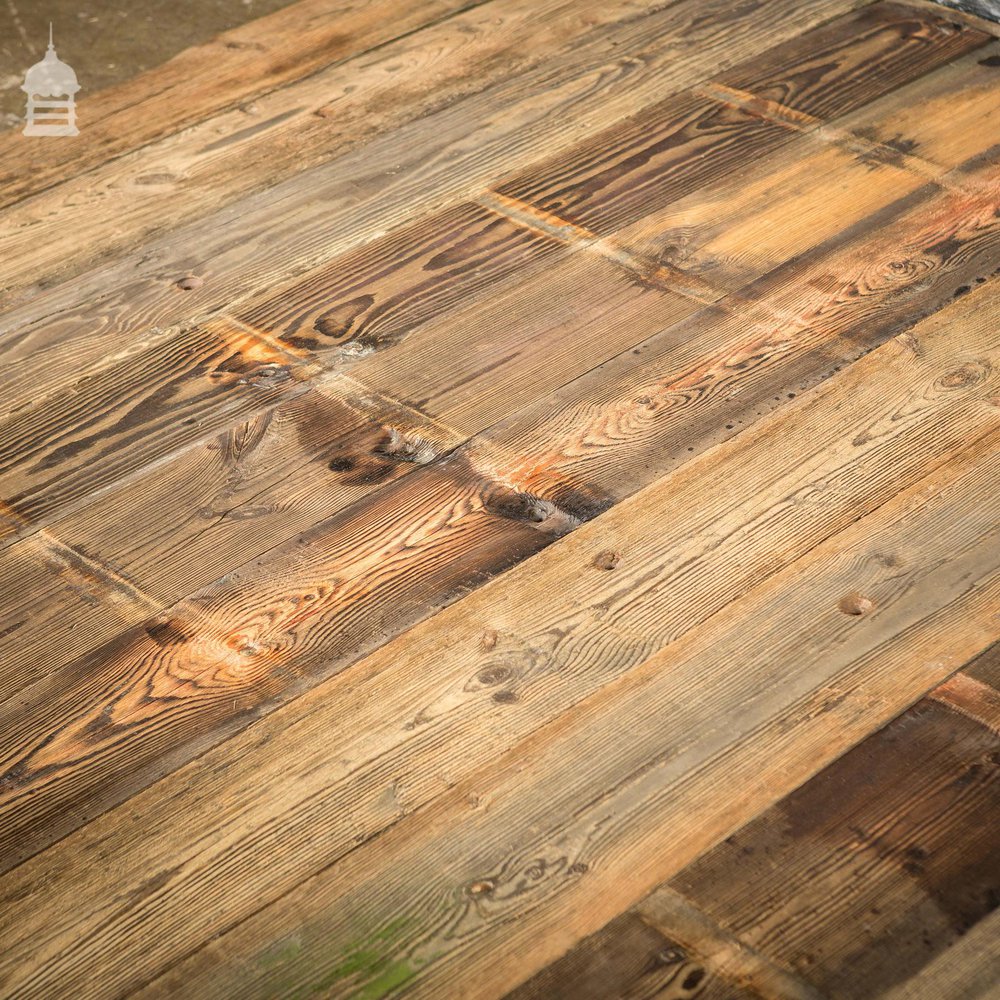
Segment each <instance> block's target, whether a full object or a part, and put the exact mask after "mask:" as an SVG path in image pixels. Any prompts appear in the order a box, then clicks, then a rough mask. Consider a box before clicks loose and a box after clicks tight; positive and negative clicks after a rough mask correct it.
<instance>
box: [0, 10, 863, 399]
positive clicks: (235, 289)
mask: <svg viewBox="0 0 1000 1000" xmlns="http://www.w3.org/2000/svg"><path fill="white" fill-rule="evenodd" d="M840 2H843V3H845V4H847V5H849V6H853V4H854V2H855V0H840ZM776 8H778V9H780V10H781V12H782V16H781V17H780V18H776V19H775V18H773V13H774V10H775V9H776ZM741 11H742V12H743V15H745V18H746V19H744V16H743V15H741V16H740V17H734V16H733V11H732V5H731V3H729V2H728V0H715V4H714V5H712V6H706V4H704V3H703V2H701V0H689V2H687V3H683V4H676V5H671V6H669V7H667V8H666V9H665V10H663V11H662V12H659V13H658V14H656V13H654V14H653V15H651V16H652V17H654V18H657V19H658V20H657V26H656V28H655V30H650V29H649V27H648V26H647V25H645V24H643V23H642V22H641V21H640V22H637V23H636V24H633V25H628V26H626V27H627V29H628V34H620V33H617V32H613V31H608V32H604V33H601V34H599V35H598V36H597V37H595V38H594V39H592V40H590V42H589V43H587V44H580V45H577V46H573V47H570V49H569V51H568V52H566V53H564V54H563V55H562V56H560V57H558V58H553V59H551V60H548V61H547V62H546V63H545V64H544V65H543V66H542V67H541V68H539V69H538V70H537V71H534V72H530V73H527V74H524V75H522V76H519V77H517V78H515V79H513V80H511V81H509V82H508V83H505V84H503V85H501V86H498V87H493V88H488V89H487V91H485V92H484V93H483V94H479V95H471V96H470V97H469V99H467V100H463V101H459V102H458V103H457V104H456V105H455V106H454V107H447V106H446V107H444V108H442V109H440V110H438V111H437V112H436V113H435V114H434V115H431V116H428V117H426V118H423V119H421V120H419V121H415V122H411V123H409V124H407V125H405V126H403V127H400V128H398V129H393V130H391V131H390V132H388V133H386V134H384V135H378V136H376V137H375V138H374V139H373V140H372V141H371V142H369V143H367V144H366V145H364V146H363V147H362V148H360V149H357V150H354V151H352V152H350V153H348V154H347V155H346V156H343V157H336V158H334V159H333V160H329V158H328V160H327V161H326V162H325V163H324V165H323V166H322V167H318V168H316V169H315V170H313V171H310V172H308V173H306V174H303V175H301V176H299V177H293V178H291V179H290V180H288V181H286V182H285V183H283V184H279V185H276V186H275V187H274V188H273V189H271V190H270V191H268V192H266V193H263V194H260V195H258V196H255V197H254V198H253V199H249V200H247V201H243V202H240V203H239V204H240V208H239V209H238V210H237V209H234V208H233V207H232V206H230V207H229V208H226V209H224V210H222V211H221V212H216V213H214V214H207V215H204V216H203V217H201V218H199V220H198V222H197V224H191V225H188V226H184V227H181V228H179V229H177V230H175V231H173V232H172V233H170V234H169V235H167V236H164V237H163V238H162V239H160V240H157V241H155V242H153V243H151V244H149V245H147V246H145V247H144V248H143V250H142V253H141V254H138V253H137V254H136V256H135V257H134V258H132V259H129V260H126V261H122V262H120V263H119V264H117V265H115V266H112V267H110V268H107V267H102V268H100V270H99V271H92V272H89V273H88V274H86V275H84V276H81V277H80V279H79V280H75V281H71V282H68V283H66V284H65V285H62V286H60V287H58V288H56V289H54V290H52V291H51V292H48V293H43V294H40V295H38V296H36V297H35V298H33V299H32V300H31V301H30V303H28V304H26V305H25V306H23V307H22V308H18V309H14V310H11V311H10V312H9V313H8V314H7V315H6V316H5V317H4V323H3V326H2V327H0V333H3V334H5V336H4V337H3V339H2V344H3V353H2V355H0V357H2V360H3V364H4V370H5V372H7V373H8V375H9V376H11V377H10V378H8V380H7V382H6V383H4V386H3V390H4V391H3V396H2V404H0V405H2V408H3V409H5V410H7V409H11V408H13V407H16V406H18V405H23V404H24V403H26V402H30V401H31V400H32V399H36V398H38V395H39V394H41V393H42V392H56V391H58V390H59V389H63V388H66V387H67V386H69V385H71V384H72V383H73V382H75V381H76V380H77V379H78V378H79V377H80V374H81V372H84V371H86V370H87V369H88V368H90V367H93V366H94V365H95V364H100V363H101V362H102V361H103V360H104V359H105V358H106V357H107V356H108V355H109V354H122V353H126V352H129V351H134V350H136V349H138V348H137V342H139V343H141V342H142V341H143V340H145V339H148V338H150V337H152V336H155V335H157V334H156V331H157V330H162V329H163V328H168V327H170V326H172V325H173V324H177V323H181V322H184V321H186V320H189V319H190V318H192V317H196V316H200V315H203V314H205V313H207V312H210V311H213V310H215V309H218V308H220V307H222V306H224V305H227V306H228V305H231V304H233V303H234V302H236V301H238V300H240V299H241V298H243V297H245V296H247V295H248V294H250V293H255V292H257V291H259V289H261V288H266V287H268V285H269V284H270V283H271V282H273V281H274V280H276V278H278V277H283V276H286V275H287V274H288V273H290V272H294V271H296V270H299V269H301V268H304V267H312V266H315V265H316V264H318V263H321V262H322V261H325V260H328V259H330V258H331V257H332V256H335V255H336V254H338V253H342V252H344V251H345V250H347V249H349V248H350V247H352V246H357V245H359V244H361V243H363V242H365V241H366V240H367V239H371V238H373V236H375V235H376V234H379V233H382V232H385V231H386V230H388V229H390V228H393V227H395V226H398V225H400V224H401V223H402V222H405V221H408V220H410V219H412V218H413V215H414V213H416V212H418V211H419V212H421V213H423V212H426V211H431V210H433V209H434V208H436V207H442V206H443V205H446V204H448V203H449V202H451V201H454V200H456V199H458V198H462V197H466V196H467V195H468V194H469V193H470V191H472V190H475V189H477V188H478V187H480V186H481V185H483V184H485V183H488V182H489V181H490V180H492V179H493V178H494V177H495V176H496V173H497V162H498V160H502V162H503V163H504V164H505V165H506V167H507V168H508V169H511V168H513V167H515V166H516V165H517V164H520V163H524V164H526V163H528V162H531V161H532V160H534V159H536V158H537V157H538V156H539V154H540V152H541V151H542V150H552V149H553V148H558V147H561V146H563V145H566V144H568V143H570V142H574V141H576V140H577V139H578V136H579V131H580V129H579V124H578V121H577V116H578V114H580V113H582V112H584V111H585V113H586V116H587V120H589V121H591V122H595V123H602V122H606V121H614V120H616V119H617V118H619V117H621V116H622V115H623V114H627V113H630V112H632V111H634V109H635V108H636V107H638V106H641V105H642V104H643V103H645V102H648V101H649V100H652V99H654V98H655V97H657V96H659V95H660V94H662V93H663V92H664V90H673V89H678V88H682V87H684V86H689V85H690V84H692V83H694V82H696V81H698V80H701V79H703V78H704V76H705V75H706V74H707V73H709V72H711V71H712V70H715V69H717V68H718V66H719V64H720V61H721V62H722V63H723V64H725V62H726V61H727V60H728V59H735V58H740V57H744V56H746V55H748V54H752V51H749V52H748V51H747V46H749V47H750V48H751V50H758V51H759V49H761V48H764V47H766V46H767V45H768V44H770V43H772V42H773V41H775V40H777V37H778V36H784V37H788V36H790V35H793V34H794V33H795V32H796V30H799V29H801V27H803V25H809V24H811V23H815V22H816V20H821V19H823V18H825V17H829V16H830V15H831V13H832V12H833V10H832V8H831V0H810V2H808V3H797V4H796V5H795V8H794V11H792V12H789V11H788V10H787V7H786V5H785V3H784V0H760V4H759V6H758V4H756V3H755V4H751V5H748V6H747V7H746V8H741ZM765 23H766V24H767V25H768V27H767V30H766V31H764V30H760V31H750V30H748V29H749V28H750V27H751V26H757V27H760V26H761V25H762V24H765ZM678 42H683V44H682V45H680V48H681V49H682V51H681V52H680V53H678V51H677V49H678V44H677V43H678ZM373 164H374V165H376V166H374V167H373ZM317 206H322V210H321V211H318V210H317ZM102 213H103V209H102ZM33 242H35V243H38V242H44V241H37V240H35V241H33ZM192 270H194V271H195V272H196V273H197V275H198V276H199V277H202V278H204V279H205V280H204V283H203V284H202V285H201V286H200V287H198V288H195V289H191V290H189V291H187V292H185V293H184V294H180V293H179V292H178V289H177V287H176V286H175V284H174V282H175V280H176V279H178V278H180V277H182V276H183V275H185V274H188V273H189V272H190V271H192ZM40 358H44V365H42V364H41V363H40V361H39V359H40ZM15 376H16V377H15ZM25 386H32V387H34V391H33V392H32V393H30V394H29V393H27V392H26V391H25V390H24V387H25Z"/></svg>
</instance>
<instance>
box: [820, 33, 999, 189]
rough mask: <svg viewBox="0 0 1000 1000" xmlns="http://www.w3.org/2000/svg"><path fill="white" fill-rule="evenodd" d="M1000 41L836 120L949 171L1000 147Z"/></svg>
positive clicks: (842, 126)
mask: <svg viewBox="0 0 1000 1000" xmlns="http://www.w3.org/2000/svg"><path fill="white" fill-rule="evenodd" d="M998 88H1000V40H994V41H993V42H992V43H991V44H990V45H988V46H984V47H983V48H982V49H977V50H976V51H975V52H970V53H969V54H968V55H966V56H963V57H962V58H960V59H956V60H954V61H953V62H951V63H949V64H947V65H945V66H941V67H939V68H938V69H936V70H935V71H934V72H933V73H928V74H927V75H926V76H924V77H921V78H920V79H918V80H915V81H913V82H912V83H909V84H907V86H905V87H902V88H900V89H899V90H896V91H894V92H893V93H891V94H889V95H887V96H886V97H883V98H881V99H880V100H878V101H875V102H874V103H873V104H871V105H868V106H867V107H865V108H862V109H861V110H859V111H857V112H855V113H853V114H851V115H848V116H846V117H845V118H842V119H840V120H839V121H838V122H837V129H838V131H840V132H846V133H848V134H852V135H856V136H858V137H860V138H862V139H865V140H868V141H871V142H877V143H881V144H882V145H883V146H885V147H887V149H889V150H894V151H896V152H898V153H899V154H900V158H902V157H904V156H911V157H912V156H915V157H918V158H919V159H920V160H921V161H922V163H923V164H928V165H934V166H940V167H946V168H949V169H950V168H953V167H957V166H959V165H960V164H962V163H964V162H965V161H966V160H969V159H971V158H972V157H974V156H976V155H977V154H978V153H981V152H983V151H984V150H987V149H990V148H992V147H995V146H996V145H997V143H1000V108H998V101H997V90H998Z"/></svg>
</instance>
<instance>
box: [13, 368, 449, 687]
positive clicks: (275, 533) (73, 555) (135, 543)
mask: <svg viewBox="0 0 1000 1000" xmlns="http://www.w3.org/2000/svg"><path fill="white" fill-rule="evenodd" d="M462 440H463V438H462V437H461V436H457V435H455V434H453V433H451V432H450V431H449V430H448V428H445V427H442V426H441V425H438V424H434V423H429V422H428V421H426V420H423V419H422V418H421V417H420V415H419V414H415V413H414V412H413V411H408V410H406V409H404V408H402V407H399V406H397V405H395V404H392V403H390V402H388V401H385V400H381V399H379V398H378V397H377V396H376V395H375V394H374V393H372V392H370V391H368V390H366V389H363V388H362V387H360V386H358V385H356V384H353V383H351V382H349V381H347V380H343V379H329V378H327V379H320V380H319V381H318V382H317V383H315V384H313V385H312V386H311V387H310V389H309V390H308V391H306V392H304V393H303V394H301V395H298V396H294V397H293V398H291V399H289V400H288V401H287V402H279V403H278V404H277V405H274V406H271V407H270V408H268V409H264V410H262V411H261V412H258V413H256V414H255V415H254V416H252V417H251V418H250V419H248V420H246V421H244V422H243V423H240V424H237V425H235V426H233V427H231V428H228V429H227V430H225V431H223V432H222V433H220V434H218V435H217V436H214V437H212V438H211V439H210V440H208V441H207V442H205V444H204V445H201V446H199V447H194V448H190V449H187V450H185V451H184V453H183V455H182V456H181V457H180V458H179V459H178V460H176V461H172V462H167V463H165V464H161V465H159V466H157V467H156V468H154V469H152V470H151V471H149V472H148V473H146V474H144V475H143V476H142V477H141V478H139V479H137V480H134V481H128V482H125V483H124V484H122V485H120V486H118V487H116V488H114V489H112V490H109V491H107V493H105V494H104V495H103V496H100V497H98V498H88V502H87V503H86V504H85V505H84V506H82V507H81V508H80V509H79V510H78V511H76V512H75V513H72V514H70V515H68V516H67V517H65V518H63V519H62V520H60V521H59V522H58V527H57V531H58V533H59V535H58V537H59V539H60V543H59V544H53V541H52V536H50V535H48V534H47V533H45V532H41V533H39V534H37V535H34V536H32V537H31V538H29V539H27V540H26V541H24V542H18V543H17V544H16V545H13V546H11V547H9V548H7V549H5V550H3V551H0V580H3V581H4V586H3V605H4V612H3V617H2V619H0V661H2V662H4V663H5V667H6V669H5V671H4V675H3V677H2V678H0V700H2V699H3V698H6V697H10V696H11V695H12V694H13V693H15V692H16V691H19V690H21V689H22V688H24V687H26V686H28V685H29V684H31V683H34V682H37V681H40V680H41V679H42V678H44V677H45V676H47V675H49V674H52V673H54V672H55V671H57V670H59V669H60V668H62V667H64V666H65V665H66V664H67V663H70V662H72V661H73V660H75V659H78V658H81V657H83V656H85V655H86V654H87V653H90V652H92V651H93V650H95V649H97V648H98V647H100V646H103V645H105V644H106V643H108V642H109V641H111V640H112V639H113V638H114V637H115V636H117V635H119V634H120V633H122V632H125V631H128V629H129V628H132V627H135V626H137V625H140V624H141V623H143V622H146V621H148V620H150V619H155V616H156V614H157V613H158V612H161V611H163V610H164V609H165V608H166V607H167V606H168V605H170V604H172V603H174V602H175V601H176V600H178V599H179V598H181V597H183V596H185V595H187V594H190V593H191V592H193V591H195V590H197V589H199V588H200V587H202V586H205V585H206V584H208V583H210V582H211V581H213V580H216V579H218V578H219V577H221V576H224V575H225V574H226V573H227V572H229V571H230V570H232V569H235V568H237V567H239V566H241V565H242V564H244V563H246V562H248V561H250V560H252V559H255V558H257V557H258V556H261V555H262V554H263V553H265V552H267V551H268V550H269V549H272V548H274V547H275V546H276V545H277V544H278V543H279V542H281V541H283V540H286V539H288V538H290V537H292V536H293V535H294V534H295V533H296V532H297V531H300V530H304V529H305V528H308V527H311V526H312V525H313V524H315V523H316V522H317V521H320V520H323V519H325V518H328V517H331V516H332V515H333V514H335V513H336V512H338V511H340V510H343V509H345V508H346V507H348V506H350V505H351V504H352V503H354V502H355V501H357V500H359V499H361V498H363V497H365V496H367V495H368V494H370V493H372V492H374V491H376V490H378V489H379V488H380V487H381V486H382V485H383V484H385V483H388V482H391V481H393V480H395V479H398V478H400V477H401V476H403V475H406V474H407V473H408V472H410V471H412V470H413V469H416V468H419V467H420V466H421V465H424V464H426V463H427V462H429V461H431V460H432V459H433V458H435V457H437V456H439V455H441V454H444V453H446V452H448V451H449V450H451V449H452V448H454V447H455V446H456V445H457V444H459V443H460V442H461V441H462ZM122 525H128V531H127V532H123V531H122V527H121V526H122ZM19 526H20V527H22V528H23V527H24V524H20V525H19ZM15 527H17V525H15ZM39 539H41V542H40V543H39ZM110 567H113V569H111V568H110ZM139 579H141V580H142V588H141V590H140V588H139V587H138V585H137V584H136V583H135V582H134V581H135V580H139ZM8 663H9V664H10V666H7V664H8Z"/></svg>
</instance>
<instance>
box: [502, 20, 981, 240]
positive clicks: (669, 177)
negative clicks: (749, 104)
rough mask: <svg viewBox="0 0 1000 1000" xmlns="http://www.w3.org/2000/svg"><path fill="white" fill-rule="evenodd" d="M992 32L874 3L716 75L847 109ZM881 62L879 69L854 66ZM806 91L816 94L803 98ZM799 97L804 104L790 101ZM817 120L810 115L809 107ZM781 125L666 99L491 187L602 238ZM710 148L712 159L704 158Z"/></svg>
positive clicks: (772, 135)
mask: <svg viewBox="0 0 1000 1000" xmlns="http://www.w3.org/2000/svg"><path fill="white" fill-rule="evenodd" d="M990 40H991V39H990V36H988V35H986V34H984V33H982V32H978V31H975V30H973V29H971V28H966V27H964V26H962V27H953V26H952V25H951V23H950V22H948V21H945V20H944V19H943V18H939V17H936V16H934V15H932V14H930V13H929V12H926V11H923V10H921V11H919V12H918V11H916V10H914V9H912V8H905V7H901V6H898V5H895V4H891V3H879V4H876V5H873V6H871V7H867V8H865V9H864V10H863V11H861V12H859V13H856V14H853V15H850V16H849V17H845V18H842V19H840V20H838V21H837V22H835V23H834V24H832V25H830V26H828V27H824V28H819V29H817V30H815V31H813V32H809V33H807V34H805V35H803V36H801V38H797V39H795V40H793V41H790V42H789V43H787V45H785V46H779V47H778V48H776V49H775V50H773V51H772V52H771V53H770V54H769V55H768V54H765V55H764V56H762V57H760V58H756V59H753V60H750V61H748V62H747V63H746V64H745V65H743V66H740V67H737V68H736V69H734V70H732V71H730V72H729V73H725V74H721V75H719V76H718V77H716V78H715V82H717V83H718V84H720V85H724V86H726V87H729V88H734V87H738V86H739V85H741V84H742V85H743V86H742V87H741V88H740V89H741V90H742V91H744V92H752V93H751V96H753V97H756V98H758V99H760V100H763V101H765V102H766V101H769V100H771V99H772V98H771V97H770V96H769V95H778V96H779V97H784V98H786V99H787V101H788V102H791V103H790V105H788V106H791V107H792V110H793V111H799V112H804V113H805V112H808V109H810V108H811V109H812V110H813V111H815V112H817V113H818V114H821V115H822V114H829V115H830V116H831V117H835V116H838V115H843V114H846V113H848V112H850V111H853V110H855V109H856V108H858V107H859V106H861V105H863V104H865V103H868V102H870V101H872V100H874V99H875V98H877V97H880V96H882V95H884V94H886V93H888V92H889V91H891V90H893V89H895V88H896V87H899V86H901V85H902V84H904V83H906V82H908V81H909V80H912V79H915V78H916V77H918V76H920V75H922V74H923V73H926V72H928V71H930V70H932V69H934V68H935V67H936V66H939V65H941V64H942V63H946V62H948V61H949V60H951V59H953V58H955V57H956V56H959V55H961V54H963V53H964V52H967V51H969V50H970V49H975V48H979V47H981V46H983V45H985V44H986V43H987V42H988V41H990ZM872 65H878V66H879V72H877V73H874V72H870V71H868V70H866V71H864V72H861V71H860V69H859V67H861V66H864V67H871V66H872ZM810 95H812V97H813V99H810ZM796 104H799V105H801V107H796V106H795V105H796ZM810 117H813V116H810ZM794 135H795V132H794V131H793V130H792V129H790V128H789V127H787V126H784V125H779V124H776V123H775V122H772V121H769V120H767V119H764V118H760V117H757V116H755V115H753V114H750V113H749V112H747V111H745V110H743V109H742V108H740V107H735V106H732V107H727V106H724V105H723V106H721V107H720V106H719V105H718V104H717V103H715V102H713V101H711V100H709V99H708V98H698V97H695V96H690V97H688V96H683V97H676V98H668V99H667V100H665V101H663V102H661V103H660V104H657V105H653V106H652V107H650V108H647V109H644V110H642V111H641V112H639V113H638V114H637V115H635V116H634V117H633V118H632V119H631V120H629V121H627V122H626V123H624V124H620V125H616V126H613V127H612V128H610V129H607V130H605V131H604V132H601V133H598V134H596V135H594V136H592V137H590V138H588V139H587V140H586V141H585V142H583V143H581V144H580V145H579V146H578V147H576V148H575V149H573V150H571V151H570V152H569V153H566V154H559V155H557V156H555V157H553V158H551V159H549V160H548V161H546V162H545V163H544V164H540V165H538V166H537V167H533V168H529V169H528V170H526V171H524V172H522V173H520V174H518V175H515V176H512V177H510V178H508V179H507V180H504V181H502V182H501V183H500V184H499V185H498V186H497V190H498V191H499V192H500V193H501V194H504V195H506V196H508V197H512V198H517V199H519V200H520V201H525V202H528V203H530V204H532V205H534V206H536V207H537V208H540V209H542V210H543V211H546V212H548V213H550V214H552V215H555V216H557V217H558V218H562V219H565V220H567V221H569V222H572V223H574V224H577V225H582V226H585V227H587V228H588V229H591V230H593V231H595V232H597V233H598V234H600V235H602V236H603V235H609V234H610V233H612V232H614V231H615V230H616V229H619V228H621V227H623V226H625V225H628V224H630V223H634V222H635V221H636V220H637V219H639V218H641V217H642V216H643V215H646V214H648V213H649V212H650V211H655V210H657V209H662V208H663V207H664V206H665V205H667V204H669V203H670V202H671V201H674V200H676V199H677V198H679V197H682V196H683V195H685V194H687V193H689V192H690V191H692V190H694V189H696V188H698V187H703V186H705V185H706V184H708V183H710V182H712V181H715V180H717V179H719V178H720V177H722V176H725V175H726V174H728V173H730V172H732V171H734V170H735V169H737V167H739V166H742V165H743V164H744V163H746V162H747V160H750V159H753V158H756V157H759V156H762V155H765V154H766V153H770V152H772V151H774V150H776V149H778V148H780V147H781V146H783V145H785V144H787V143H789V142H791V141H792V137H793V136H794ZM709 149H710V150H711V156H708V155H706V153H707V151H708V150H709Z"/></svg>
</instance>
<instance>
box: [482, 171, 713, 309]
mask: <svg viewBox="0 0 1000 1000" xmlns="http://www.w3.org/2000/svg"><path fill="white" fill-rule="evenodd" d="M472 200H473V201H475V202H476V204H478V205H481V206H482V207H483V208H485V209H487V210H488V211H490V212H493V213H494V214H495V215H499V216H501V217H502V218H504V219H506V220H507V221H509V222H512V223H514V224H515V225H517V226H520V227H522V228H524V229H528V230H530V231H532V232H535V233H540V234H542V235H544V236H548V237H551V238H553V239H557V240H559V241H560V242H562V243H565V244H566V245H568V246H570V247H573V248H576V249H580V250H584V251H590V252H593V253H596V254H597V255H598V256H600V257H603V258H604V259H605V260H608V261H610V262H611V263H613V264H616V265H618V267H621V268H622V269H624V270H625V271H627V272H629V273H630V274H631V275H632V276H634V277H638V278H639V279H640V280H642V281H643V282H645V283H647V284H650V285H653V286H655V287H656V288H659V289H660V290H661V291H667V292H673V293H674V294H675V295H681V296H683V297H684V298H686V299H691V300H693V301H695V302H697V303H698V304H699V305H715V304H716V303H717V302H718V301H719V300H720V299H722V298H723V297H724V296H725V292H723V291H721V290H716V289H715V288H713V287H712V286H711V285H710V284H709V283H708V282H707V281H705V280H704V279H702V278H699V277H697V276H695V275H692V274H688V273H687V272H686V271H683V270H682V269H681V268H678V267H674V266H673V265H668V264H661V263H659V262H655V261H646V260H643V259H642V258H641V257H639V256H638V255H636V254H634V253H632V252H631V251H629V250H627V249H625V248H624V247H621V246H618V245H617V244H615V243H612V242H611V241H609V240H607V239H604V238H602V237H600V236H598V235H597V234H596V233H593V232H591V231H590V230H589V229H586V228H585V227H584V226H580V225H578V224H577V223H574V222H569V221H567V220H566V219H562V218H560V217H559V216H558V215H554V214H553V213H551V212H547V211H545V210H543V209H540V208H537V207H535V206H534V205H531V204H529V203H528V202H525V201H521V200H520V199H518V198H513V197H511V196H510V195H506V194H500V193H499V192H498V191H494V190H493V189H491V188H487V189H486V190H484V191H481V192H480V193H479V194H478V195H475V196H474V197H473V199H472Z"/></svg>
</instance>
